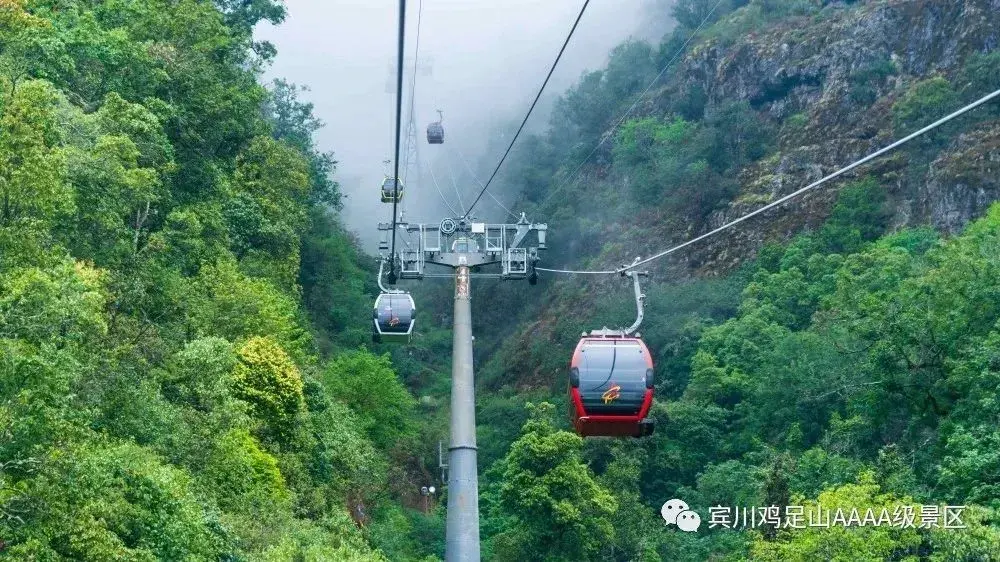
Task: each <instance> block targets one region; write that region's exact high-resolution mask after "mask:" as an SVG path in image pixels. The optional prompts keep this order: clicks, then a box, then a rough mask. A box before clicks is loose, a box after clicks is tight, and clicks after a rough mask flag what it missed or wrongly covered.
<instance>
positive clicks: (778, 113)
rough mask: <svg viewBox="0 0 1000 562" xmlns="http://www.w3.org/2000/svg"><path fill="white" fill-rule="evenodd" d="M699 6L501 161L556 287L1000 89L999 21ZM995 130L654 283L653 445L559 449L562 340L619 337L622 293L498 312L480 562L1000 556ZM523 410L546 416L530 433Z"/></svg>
mask: <svg viewBox="0 0 1000 562" xmlns="http://www.w3.org/2000/svg"><path fill="white" fill-rule="evenodd" d="M714 5H716V2H710V1H702V0H685V1H681V2H677V5H676V7H675V8H674V14H675V16H676V17H677V19H678V22H679V27H678V29H677V30H676V31H674V32H673V33H672V34H671V35H669V36H668V37H667V38H666V39H665V41H664V42H663V43H662V44H661V45H659V46H657V47H653V46H650V45H647V44H644V43H641V42H634V41H630V42H626V43H625V44H623V45H621V46H620V47H618V48H617V49H616V50H615V51H613V52H612V54H611V58H610V61H609V64H608V66H607V68H605V69H602V70H600V71H597V72H594V73H590V74H586V75H584V76H582V77H581V80H580V82H579V83H578V84H577V85H576V86H574V87H573V88H572V89H570V90H569V91H568V92H566V93H565V94H564V95H563V96H562V97H561V99H560V100H559V102H558V103H557V106H556V110H555V112H554V113H553V116H552V118H551V121H550V125H549V128H548V130H547V131H546V132H545V133H543V134H540V135H535V136H532V137H529V138H527V139H524V140H523V141H522V144H521V146H520V149H519V150H516V151H515V152H516V154H515V157H514V159H513V160H512V161H511V162H510V164H511V169H509V170H507V172H506V175H504V176H503V178H502V179H503V180H505V181H506V182H507V186H508V188H509V189H512V190H520V193H521V194H522V201H521V206H522V207H524V208H525V209H526V210H528V213H529V216H531V217H532V219H533V220H536V221H540V220H544V221H547V222H548V223H549V224H550V228H551V233H550V247H551V248H552V249H551V250H550V251H549V252H548V253H547V254H545V256H544V259H545V261H546V262H547V263H546V266H547V267H569V268H583V269H608V268H614V267H615V266H617V265H619V264H621V263H627V262H630V261H631V260H632V258H633V257H634V256H648V255H650V254H652V253H654V252H655V251H658V250H662V249H665V248H668V247H670V246H671V245H673V244H675V243H679V242H682V241H684V240H686V239H688V238H690V237H692V236H695V235H697V234H699V233H701V232H705V231H707V230H710V229H711V228H712V227H715V226H718V225H720V224H723V223H724V222H726V221H728V220H731V219H734V218H736V217H738V216H741V215H743V214H745V213H747V212H748V211H751V210H753V209H756V208H758V207H760V206H762V205H764V204H766V203H768V202H770V201H773V200H775V199H777V198H779V197H781V196H782V195H784V194H787V193H790V192H792V191H794V190H796V189H798V188H799V187H802V186H804V185H806V184H808V183H809V182H810V181H813V180H815V179H818V178H820V177H822V176H823V175H825V174H827V173H830V172H832V171H834V170H835V169H837V168H839V167H841V166H844V165H846V164H848V163H850V162H853V161H854V160H856V159H858V158H860V157H862V156H864V155H866V154H868V153H870V152H873V151H874V150H876V149H878V148H881V147H882V146H885V145H887V144H889V143H890V142H892V141H893V140H895V139H896V138H899V137H902V136H904V135H905V134H907V133H909V132H912V131H914V130H916V129H918V128H920V127H921V126H923V125H926V124H928V123H930V122H932V121H934V120H936V119H937V118H939V117H942V116H944V115H946V114H947V113H950V112H952V111H954V110H956V109H958V108H959V107H961V106H963V105H964V104H966V103H968V102H970V101H973V100H975V99H977V98H979V97H981V96H983V95H985V94H987V93H990V92H991V91H993V90H994V89H997V88H998V87H1000V81H998V78H997V76H998V75H1000V74H998V71H1000V54H998V53H997V52H996V51H995V49H996V47H997V45H998V39H1000V35H998V33H1000V32H998V30H1000V11H998V9H997V6H996V4H995V2H990V1H987V0H970V1H966V2H925V1H920V0H874V1H870V2H810V1H801V2H771V1H767V0H752V1H750V2H743V1H733V2H722V3H720V7H719V8H718V9H717V10H716V11H715V12H711V9H712V7H713V6H714ZM706 16H708V22H709V25H708V26H707V27H706V28H705V29H702V30H701V31H700V32H699V33H698V34H697V35H695V37H694V39H693V40H692V41H691V42H690V44H688V45H687V46H686V48H685V49H684V54H683V55H682V56H681V57H680V58H679V59H678V60H677V61H676V62H675V64H674V65H673V66H672V67H671V68H670V69H669V70H668V71H667V72H666V73H664V75H663V76H662V77H661V78H660V79H659V80H657V81H656V82H655V84H654V86H653V88H652V89H651V90H650V91H649V92H648V93H647V94H646V95H645V96H643V97H642V98H640V99H641V101H640V102H639V103H638V105H637V107H636V108H635V110H634V111H632V112H631V113H630V114H629V115H628V116H627V118H626V119H624V121H623V122H622V123H621V125H620V126H617V127H616V126H615V125H616V122H617V120H618V119H619V117H620V116H621V115H622V114H623V112H625V110H626V109H628V108H629V106H630V105H631V104H632V102H633V100H635V99H637V96H639V94H640V93H641V92H642V91H643V89H644V88H645V87H646V84H647V83H649V82H650V81H651V80H652V79H653V78H654V77H656V76H657V73H658V72H659V71H660V69H661V68H662V67H663V66H664V65H665V64H666V63H667V62H668V61H670V60H671V59H672V57H673V56H674V54H675V53H677V52H678V50H679V49H681V47H682V45H683V44H684V43H685V41H687V39H688V38H689V37H690V36H691V34H692V33H693V31H694V30H695V28H697V27H698V25H699V24H700V22H701V21H702V20H703V19H704V18H705V17H706ZM998 118H1000V107H998V106H997V104H995V103H993V104H990V105H988V106H985V107H982V108H980V109H979V110H977V111H975V112H974V113H972V114H970V115H968V116H966V117H963V118H961V119H959V120H957V121H955V122H953V123H951V124H949V125H947V126H945V127H944V128H942V129H939V130H938V131H935V132H934V133H933V134H931V135H928V136H926V137H923V138H921V139H919V140H918V141H916V142H914V143H913V144H911V145H909V146H908V147H906V148H905V149H903V150H900V151H898V152H896V153H894V154H893V155H891V156H888V157H886V158H884V159H881V160H879V161H878V162H876V163H874V164H872V165H869V166H867V167H865V168H862V169H861V170H859V171H858V172H857V173H854V174H852V175H850V176H849V177H847V178H845V179H843V180H840V181H838V182H836V183H833V184H831V185H829V186H828V187H824V188H821V189H820V190H817V191H816V192H814V193H811V194H809V195H807V196H805V197H803V198H801V199H799V200H796V201H793V202H791V203H789V204H787V205H785V206H783V207H781V208H778V209H775V210H773V211H770V212H768V213H766V214H764V215H763V216H761V217H758V218H756V219H753V220H752V221H750V222H747V223H745V224H742V225H740V226H739V227H737V228H736V229H733V230H732V231H729V232H726V233H724V234H721V235H719V236H716V237H715V238H712V239H710V240H707V241H705V242H703V243H699V244H698V245H696V246H693V247H690V248H687V249H685V250H684V251H682V252H680V253H678V254H677V255H673V256H670V257H669V258H667V259H664V260H662V261H659V262H656V263H654V264H651V267H650V268H651V270H652V273H653V280H652V281H651V282H650V283H649V284H648V286H647V288H646V291H645V292H646V293H647V299H646V304H647V309H646V320H645V321H644V324H643V328H642V330H641V331H642V333H643V336H644V338H645V340H646V341H647V343H649V345H650V348H651V350H652V351H653V353H654V355H655V356H656V364H657V368H656V378H657V384H656V388H657V392H658V396H659V397H660V399H659V401H658V403H657V404H656V405H655V406H654V411H653V417H654V418H655V420H656V422H657V424H658V429H657V431H656V433H655V434H654V435H653V436H652V437H651V438H647V439H643V440H638V441H606V440H589V441H587V442H586V443H581V442H578V441H574V440H573V439H570V438H569V437H568V436H566V434H563V433H561V432H560V431H559V430H558V429H557V428H563V429H565V428H568V424H567V422H566V421H565V419H564V416H563V414H562V412H563V411H565V408H566V398H565V384H566V378H565V377H566V368H567V367H566V364H567V361H568V357H569V355H570V353H571V352H572V349H573V346H574V344H575V341H576V338H577V337H578V335H579V334H580V332H581V331H583V330H587V329H593V328H599V327H600V326H602V325H609V326H615V325H627V324H628V323H629V322H630V321H631V319H632V318H633V317H634V316H633V315H634V305H633V304H632V298H631V291H630V287H629V286H627V285H626V284H625V283H624V282H622V281H620V280H617V279H615V278H614V277H612V276H606V277H600V276H589V275H588V276H578V277H561V276H557V275H555V276H554V275H548V276H547V277H546V278H545V279H543V281H542V282H541V283H540V284H539V288H538V291H539V293H540V294H538V295H535V296H532V297H530V298H529V299H527V301H528V302H527V303H526V302H525V299H524V298H523V297H512V298H511V300H510V303H511V306H509V307H506V309H508V310H509V309H512V308H515V306H516V305H519V306H527V308H528V310H529V312H528V313H526V314H525V315H524V316H522V317H520V318H519V319H518V322H517V323H516V325H511V326H510V327H509V328H504V329H505V330H507V329H511V330H513V331H514V334H515V335H514V336H513V337H508V338H506V339H504V340H503V342H502V344H499V345H498V348H497V350H496V351H495V352H493V353H490V354H488V355H486V354H484V355H483V356H482V360H483V363H484V364H483V366H482V367H481V368H480V370H479V383H480V387H481V391H480V396H481V397H483V398H482V399H481V406H480V412H479V419H478V421H479V423H480V436H481V439H483V436H487V438H488V439H489V443H484V444H483V447H482V456H483V457H485V458H484V460H485V461H486V462H487V463H488V468H487V469H486V472H485V481H486V482H485V484H484V489H485V491H484V493H483V496H484V503H485V507H484V509H485V514H486V521H487V523H486V525H487V527H488V530H487V535H488V537H489V538H488V540H487V548H488V549H489V552H490V554H491V555H492V556H494V557H495V559H497V560H508V559H509V560H515V559H524V558H526V557H529V558H530V557H531V553H533V552H545V553H546V555H547V556H548V558H546V559H551V560H622V561H625V560H637V559H641V560H660V559H690V560H703V559H732V560H742V559H747V558H751V559H760V560H786V559H792V560H804V559H842V560H858V559H865V560H868V559H871V560H882V559H908V558H907V557H915V558H913V559H940V560H952V559H962V560H992V559H996V558H998V557H1000V529H998V528H997V527H996V521H997V519H996V517H997V514H996V511H995V509H997V508H998V507H1000V504H997V498H998V496H997V494H996V490H995V486H996V484H997V475H998V465H997V464H996V462H995V457H996V455H995V453H994V452H993V449H994V448H995V447H994V445H993V444H995V443H997V442H998V440H1000V435H998V434H997V432H996V429H995V425H996V424H995V413H994V412H993V410H994V408H993V406H992V404H993V401H994V398H993V397H994V396H995V395H996V393H997V391H998V387H997V379H996V376H995V371H996V369H995V367H996V365H993V364H992V363H995V361H993V360H992V359H990V357H992V356H995V355H996V354H997V353H1000V348H998V347H997V346H996V338H997V331H996V330H997V326H998V321H1000V310H997V308H996V305H995V302H996V298H997V294H996V293H997V287H998V281H1000V279H998V277H997V275H998V273H1000V269H998V268H997V267H998V265H1000V262H997V259H996V251H995V250H996V248H997V247H998V246H997V245H998V243H1000V231H998V230H997V228H998V225H1000V222H998V221H1000V215H998V211H997V210H996V209H994V210H992V211H989V209H990V206H991V204H993V203H994V202H995V201H996V200H997V199H998V196H1000V192H998V190H997V188H998V184H997V180H996V178H997V175H996V172H997V170H998V168H997V162H998V159H1000V152H998V151H997V146H998V143H997V140H998V138H1000V137H998V135H1000V119H998ZM602 139H603V143H602V144H600V145H599V146H598V148H597V149H596V150H593V149H594V147H595V146H596V145H598V143H599V142H600V141H602ZM591 152H592V155H591ZM588 155H591V156H590V157H589V158H587V157H588ZM581 162H583V163H584V164H583V165H582V166H580V163H581ZM577 170H579V173H577ZM525 318H527V319H528V320H525ZM495 329H496V324H492V325H488V326H487V325H483V326H482V330H484V331H487V332H490V331H491V330H495ZM491 351H492V350H491ZM991 362H992V363H991ZM524 400H531V401H533V402H535V403H537V402H539V401H549V402H552V403H553V404H554V405H555V409H554V412H553V411H550V410H548V409H547V408H546V407H544V406H542V407H537V406H536V407H535V408H534V409H533V410H530V411H526V410H524V409H523V408H522V407H521V402H523V401H524ZM531 412H533V413H531ZM526 420H527V424H526V425H524V426H523V427H522V424H523V423H525V421H526ZM497 441H500V442H512V443H513V445H512V446H511V448H510V449H509V450H508V449H506V448H505V447H501V446H499V444H498V443H497ZM584 467H586V468H584ZM570 475H573V476H572V477H570ZM525 490H529V491H525ZM580 490H584V492H581V491H580ZM674 497H679V498H683V499H685V500H686V501H687V502H688V503H689V504H690V505H692V506H697V509H698V510H699V512H700V513H701V517H702V521H703V522H705V523H707V522H708V520H709V511H708V508H709V507H710V506H733V507H735V506H742V507H749V506H766V505H778V506H784V505H813V506H815V504H816V502H817V501H818V502H819V503H821V504H823V505H824V506H846V507H848V508H850V507H857V508H859V509H860V510H861V511H862V512H864V510H865V509H866V508H869V507H871V508H873V509H874V510H875V511H876V512H877V511H878V510H879V509H881V508H886V509H889V511H890V512H891V511H892V510H894V509H896V508H898V507H899V506H901V505H903V504H950V505H966V504H968V505H970V506H973V507H970V508H969V509H968V510H966V512H965V514H966V516H967V517H966V519H967V520H966V521H965V522H966V523H967V524H968V525H969V527H970V528H969V529H964V530H944V529H921V530H914V529H899V528H889V527H887V526H883V527H882V528H879V527H871V526H869V527H867V528H863V529H854V530H852V531H849V532H845V531H843V530H834V529H818V528H814V529H809V530H808V531H801V532H800V531H795V530H777V529H774V528H773V527H767V526H765V527H760V528H757V529H756V530H750V529H745V530H742V531H734V530H730V529H722V528H718V527H716V528H715V529H711V530H708V529H706V525H703V526H702V529H701V531H700V532H699V533H697V534H695V533H682V532H678V531H677V529H675V528H671V529H664V527H663V523H662V521H661V520H660V519H659V518H658V509H659V507H660V505H662V504H663V502H665V501H666V500H668V499H670V498H674ZM541 498H544V499H541ZM569 506H572V508H570V507H569ZM566 537H571V538H566ZM550 544H557V545H558V546H557V547H556V548H552V549H550V548H548V547H547V546H546V545H550ZM574 549H576V550H574Z"/></svg>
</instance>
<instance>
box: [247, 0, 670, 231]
mask: <svg viewBox="0 0 1000 562" xmlns="http://www.w3.org/2000/svg"><path fill="white" fill-rule="evenodd" d="M666 4H669V2H664V1H663V0H629V1H627V2H622V1H620V0H592V1H591V3H590V5H589V6H588V8H587V11H586V13H585V14H584V16H583V19H582V20H581V21H580V24H579V26H578V28H577V30H576V33H575V34H574V36H573V39H572V41H571V42H570V44H569V46H568V47H567V50H566V53H565V54H564V56H563V58H562V60H561V62H560V64H559V66H558V68H557V69H556V71H555V73H554V74H553V76H552V79H551V81H550V83H549V86H548V88H547V89H546V95H545V96H543V103H541V104H540V105H539V108H538V109H536V114H533V115H532V119H531V121H530V122H529V125H528V126H529V128H532V127H534V128H535V129H536V130H537V129H538V128H540V127H541V126H544V125H545V123H546V121H547V117H548V116H547V113H548V109H549V108H550V107H551V102H552V100H553V99H554V98H555V96H556V95H558V94H559V93H561V92H562V91H564V90H565V89H566V88H567V87H568V86H570V85H572V84H573V83H574V82H575V81H576V79H578V78H579V76H580V75H581V73H582V72H584V71H585V70H593V69H597V68H600V67H602V66H603V64H604V62H605V61H606V59H607V54H608V51H609V50H610V49H611V48H612V47H614V46H615V45H617V44H618V43H620V42H621V41H622V40H624V39H626V38H628V37H629V36H633V37H636V38H642V39H647V40H650V41H653V42H657V41H658V40H659V38H660V37H661V36H662V35H663V33H664V32H665V31H666V30H667V29H668V28H669V22H668V21H666V16H665V14H667V13H669V10H667V9H666V7H665V5H666ZM581 5H582V4H581V2H580V1H579V0H545V1H540V0H507V1H505V2H492V1H487V0H423V2H422V6H421V1H420V0H411V1H410V2H408V3H407V18H406V25H407V33H406V56H407V59H408V60H409V61H410V62H409V64H408V65H407V66H406V79H405V83H404V95H403V102H404V103H403V109H404V112H403V133H404V141H405V132H406V125H407V116H408V113H409V111H408V108H409V103H410V94H411V84H412V80H413V73H412V60H413V57H414V50H415V49H417V48H418V46H417V31H418V29H417V27H418V25H417V24H418V19H419V23H420V25H419V48H418V49H419V50H418V53H417V57H418V69H417V75H416V88H415V96H414V98H413V107H414V116H415V123H416V132H417V140H418V141H419V143H418V151H419V161H420V162H421V164H422V166H421V167H422V170H420V171H419V172H418V168H417V166H416V165H414V164H413V163H412V162H411V165H410V167H409V170H408V171H405V175H404V170H401V171H400V175H401V176H404V177H405V178H406V179H407V182H406V184H407V194H406V196H405V197H404V202H405V210H406V216H407V218H408V219H410V220H414V221H437V220H439V219H440V218H441V216H442V215H446V214H451V213H450V211H448V209H447V207H446V205H445V204H444V203H443V202H442V199H441V197H440V196H439V195H438V193H437V192H436V190H435V187H434V183H433V182H432V178H431V176H430V173H429V170H428V167H429V166H433V172H434V176H435V177H436V178H437V180H438V185H439V186H440V188H441V190H442V192H443V194H444V196H445V197H446V198H447V200H448V202H449V204H450V205H451V206H452V207H453V208H458V207H459V206H460V205H459V198H460V197H461V199H462V202H464V203H465V204H466V205H468V204H469V203H470V202H471V199H472V198H474V197H475V194H476V193H477V192H478V187H477V186H476V185H475V183H474V182H473V181H472V178H471V177H470V175H469V174H468V172H467V169H466V168H465V167H464V165H463V160H462V158H463V156H464V158H465V159H466V161H467V162H469V164H470V165H471V166H473V167H477V164H478V165H479V166H478V169H477V173H479V175H481V176H484V177H482V178H481V179H483V180H484V181H485V179H486V178H485V176H487V175H488V173H489V171H490V170H491V169H492V165H494V163H495V162H496V159H497V158H499V154H493V153H490V154H486V153H485V152H484V151H485V150H486V147H487V142H488V139H489V136H490V135H491V134H492V135H500V134H502V129H507V134H508V135H509V134H510V131H509V129H510V128H511V127H513V126H515V125H516V123H517V122H519V121H520V119H522V118H523V115H524V113H525V112H526V111H527V109H528V107H529V106H530V104H531V100H532V99H533V97H534V95H535V93H536V92H537V89H538V87H539V86H540V85H541V83H542V81H543V80H544V78H545V75H546V73H547V72H548V69H549V67H550V65H551V64H552V61H553V60H554V58H555V56H556V54H557V53H558V51H559V47H560V46H561V45H562V42H563V41H564V39H565V37H566V34H567V33H568V31H569V29H570V27H571V26H572V24H573V21H574V19H575V18H576V15H577V14H578V12H579V9H580V6H581ZM287 7H288V16H287V18H286V20H285V22H284V23H283V24H281V25H280V26H277V27H275V26H271V25H262V26H260V27H259V28H258V30H257V38H258V39H259V40H267V41H270V42H272V43H273V44H274V45H275V46H276V47H277V49H278V55H277V57H276V59H275V60H274V63H273V64H272V66H271V68H270V69H269V70H268V72H267V78H268V79H271V78H284V79H287V80H289V81H291V82H294V83H296V84H299V85H304V86H308V87H309V88H310V91H309V92H307V93H305V94H303V96H302V97H303V98H304V99H305V100H307V101H310V102H312V103H313V104H315V114H316V115H317V116H318V117H319V118H320V119H322V120H323V121H324V122H325V123H326V127H324V128H323V129H322V130H320V131H319V132H318V134H317V141H318V144H319V147H320V148H321V149H322V150H331V151H333V152H334V153H335V154H336V158H337V160H338V162H339V164H338V171H337V179H338V181H340V182H341V184H342V189H343V191H344V193H345V194H346V195H347V198H346V200H345V209H344V218H345V220H346V222H347V224H348V225H349V227H350V228H351V229H352V230H354V231H355V232H357V233H358V235H359V236H360V238H361V239H362V240H363V241H364V242H365V249H366V250H370V251H374V249H375V248H374V246H373V245H374V242H375V240H376V238H377V232H376V230H375V222H376V220H388V218H389V212H388V211H387V206H385V205H382V204H380V203H379V202H378V198H377V189H378V186H379V184H380V182H381V180H382V177H383V164H382V161H383V160H385V159H387V158H390V157H391V154H392V132H393V127H394V115H395V113H394V112H395V105H394V104H395V91H394V70H393V69H394V65H395V56H396V33H397V25H398V20H397V7H398V4H397V3H396V2H394V1H391V0H375V1H362V0H333V1H318V0H289V1H288V2H287ZM436 109H441V110H443V111H444V127H445V135H446V136H445V144H444V145H435V146H431V145H428V144H427V142H426V137H425V128H426V126H427V124H428V123H429V122H431V121H434V120H436V119H437V113H436V111H435V110H436ZM499 144H501V143H497V145H495V146H494V150H493V152H497V151H498V149H497V148H496V146H498V145H499ZM404 146H405V142H404ZM400 160H401V161H404V160H405V153H404V154H401V156H400ZM411 160H412V159H411ZM453 178H454V179H455V180H456V181H455V182H454V183H453V181H452V180H453ZM456 186H457V191H458V194H456ZM497 195H498V196H499V198H500V199H504V197H503V195H504V194H497ZM506 199H508V202H509V199H511V197H509V196H508V197H506ZM477 211H478V214H479V215H480V216H481V217H483V218H486V219H491V220H499V219H501V218H502V217H503V212H502V211H500V209H499V207H498V206H496V204H494V203H493V202H492V201H490V200H489V198H485V200H484V201H483V202H481V203H480V207H477ZM376 217H377V218H376Z"/></svg>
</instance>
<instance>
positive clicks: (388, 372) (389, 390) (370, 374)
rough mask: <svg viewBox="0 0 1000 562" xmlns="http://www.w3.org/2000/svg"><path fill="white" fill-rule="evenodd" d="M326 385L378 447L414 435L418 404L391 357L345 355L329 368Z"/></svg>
mask: <svg viewBox="0 0 1000 562" xmlns="http://www.w3.org/2000/svg"><path fill="white" fill-rule="evenodd" d="M322 381H323V383H324V386H326V388H327V389H328V390H329V392H330V395H331V396H332V397H334V398H336V399H338V400H341V401H343V402H344V404H346V405H347V406H348V407H350V408H351V410H353V411H354V413H355V415H356V416H358V418H359V419H360V420H361V426H362V427H363V428H364V431H365V432H366V433H367V434H368V436H369V437H370V438H371V440H372V442H373V443H375V444H376V445H378V446H380V447H383V448H388V447H390V446H392V445H393V444H394V443H395V442H396V440H398V439H400V438H406V437H407V436H408V434H409V433H410V431H411V429H410V428H409V427H408V425H409V420H410V419H411V416H412V411H413V408H414V406H415V401H414V399H413V397H412V396H410V393H409V392H408V391H407V390H406V387H404V386H403V385H402V384H401V383H400V382H399V379H398V378H396V373H395V372H394V371H393V370H392V363H391V362H390V361H389V357H388V356H387V355H382V356H377V355H372V354H371V353H369V352H367V351H363V350H362V351H353V352H347V353H343V354H341V355H339V356H338V357H337V358H335V359H334V360H333V361H330V362H329V363H328V364H327V365H326V368H325V369H324V370H323V373H322Z"/></svg>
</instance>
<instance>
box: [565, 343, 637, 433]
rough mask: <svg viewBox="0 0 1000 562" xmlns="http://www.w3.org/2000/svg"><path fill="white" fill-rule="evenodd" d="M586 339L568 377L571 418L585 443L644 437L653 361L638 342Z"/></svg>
mask: <svg viewBox="0 0 1000 562" xmlns="http://www.w3.org/2000/svg"><path fill="white" fill-rule="evenodd" d="M599 334H600V332H596V333H591V335H589V336H584V337H583V338H582V339H581V340H580V343H578V344H577V346H576V351H574V352H573V359H572V361H571V362H570V375H569V404H570V418H571V420H572V422H573V426H574V427H575V428H576V432H577V433H578V434H580V435H581V436H583V437H599V436H601V437H644V436H646V435H649V434H651V433H652V432H653V422H652V420H647V419H646V416H647V415H648V414H649V408H650V406H652V404H653V359H652V357H651V356H650V354H649V349H648V348H647V347H646V344H645V343H643V341H642V340H641V339H639V338H637V337H629V336H623V335H620V333H618V334H612V335H599Z"/></svg>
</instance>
